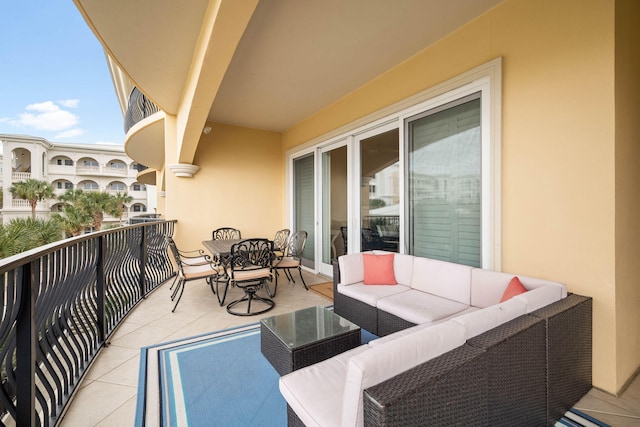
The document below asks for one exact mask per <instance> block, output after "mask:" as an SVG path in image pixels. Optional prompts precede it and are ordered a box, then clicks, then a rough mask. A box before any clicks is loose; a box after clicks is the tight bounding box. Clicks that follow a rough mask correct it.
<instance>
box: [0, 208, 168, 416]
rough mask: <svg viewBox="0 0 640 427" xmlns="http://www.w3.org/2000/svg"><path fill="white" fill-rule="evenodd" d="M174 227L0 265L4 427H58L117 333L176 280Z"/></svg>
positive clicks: (95, 236) (51, 248) (55, 248)
mask: <svg viewBox="0 0 640 427" xmlns="http://www.w3.org/2000/svg"><path fill="white" fill-rule="evenodd" d="M174 226H175V221H162V220H157V221H155V222H149V223H143V224H136V225H129V226H126V227H120V228H116V229H112V230H108V231H102V232H97V233H92V234H89V235H83V236H79V237H75V238H71V239H67V240H65V241H63V242H59V243H54V244H51V245H47V246H43V247H40V248H36V249H33V250H31V251H28V252H25V253H23V254H20V255H16V256H13V257H10V258H6V259H4V260H2V261H0V284H1V286H2V288H1V289H2V292H1V293H0V298H2V301H1V303H0V304H1V305H0V306H1V307H2V311H1V312H0V367H1V369H0V375H1V383H0V413H1V415H2V417H1V418H0V425H2V426H5V425H18V426H33V425H38V426H50V425H54V424H55V423H56V422H57V420H58V419H59V416H60V414H61V413H62V411H63V410H64V407H65V405H66V404H67V403H68V401H69V398H70V396H71V395H72V394H73V392H74V390H75V389H76V388H77V387H78V385H79V384H80V381H81V379H82V376H83V375H84V374H85V372H86V370H87V368H88V366H89V365H90V363H91V361H92V360H93V359H94V357H95V356H96V355H97V354H98V351H99V350H100V349H101V348H102V347H103V346H105V343H107V342H108V340H109V337H110V335H111V334H112V333H113V331H114V330H115V328H116V326H117V325H118V324H119V323H120V322H121V321H122V319H123V318H124V317H125V316H126V315H127V313H129V311H131V310H132V309H133V308H134V307H135V306H136V304H137V303H138V302H140V301H141V300H142V299H143V298H144V297H145V296H146V295H147V294H148V293H149V292H151V291H152V290H154V289H155V288H157V287H158V285H160V284H161V283H163V282H164V281H165V280H167V279H169V278H170V277H172V276H173V275H174V270H173V268H172V264H171V262H170V260H169V257H168V254H167V244H166V236H172V235H173V231H174Z"/></svg>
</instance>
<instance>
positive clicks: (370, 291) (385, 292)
mask: <svg viewBox="0 0 640 427" xmlns="http://www.w3.org/2000/svg"><path fill="white" fill-rule="evenodd" d="M336 289H337V291H338V293H340V294H342V295H346V296H348V297H351V298H353V299H357V300H358V301H362V302H364V303H366V304H369V305H370V306H372V307H375V306H376V305H377V304H378V300H380V299H382V298H385V297H388V296H390V295H396V294H399V293H402V292H406V291H408V290H410V289H411V288H410V287H408V286H404V285H392V286H387V285H365V284H364V283H362V282H360V283H355V284H351V285H343V284H341V283H338V286H337V288H336Z"/></svg>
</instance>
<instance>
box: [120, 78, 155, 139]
mask: <svg viewBox="0 0 640 427" xmlns="http://www.w3.org/2000/svg"><path fill="white" fill-rule="evenodd" d="M158 111H160V109H159V108H158V106H157V105H156V104H154V103H153V102H151V100H150V99H149V98H147V97H146V96H144V94H143V93H142V92H140V91H139V90H138V88H137V87H134V88H133V90H132V91H131V94H130V95H129V105H128V106H127V112H126V114H125V116H124V133H127V132H129V129H131V127H132V126H133V125H135V124H136V123H138V122H139V121H140V120H142V119H145V118H147V117H149V116H151V115H152V114H155V113H157V112H158Z"/></svg>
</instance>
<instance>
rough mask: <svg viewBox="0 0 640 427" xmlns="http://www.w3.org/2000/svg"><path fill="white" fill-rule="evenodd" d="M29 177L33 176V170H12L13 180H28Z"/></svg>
mask: <svg viewBox="0 0 640 427" xmlns="http://www.w3.org/2000/svg"><path fill="white" fill-rule="evenodd" d="M29 178H31V172H12V173H11V181H12V182H18V181H26V180H28V179H29Z"/></svg>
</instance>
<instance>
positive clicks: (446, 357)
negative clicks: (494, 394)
mask: <svg viewBox="0 0 640 427" xmlns="http://www.w3.org/2000/svg"><path fill="white" fill-rule="evenodd" d="M483 353H484V351H483V350H481V349H477V348H473V347H470V346H468V345H466V344H464V345H462V346H460V347H457V348H455V349H453V350H451V351H449V352H447V353H445V354H443V355H441V356H438V357H436V358H434V359H431V360H429V361H428V362H425V363H423V364H421V365H418V366H416V367H415V368H412V369H410V370H408V371H406V372H404V373H402V374H399V375H397V376H395V377H393V378H391V379H389V380H387V381H384V382H382V383H380V384H378V385H375V386H373V387H370V388H368V389H366V390H365V391H364V395H363V409H364V419H365V425H367V426H390V425H478V424H481V425H488V424H489V422H488V418H487V414H488V408H487V366H486V362H487V359H486V358H485V357H482V355H483Z"/></svg>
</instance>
